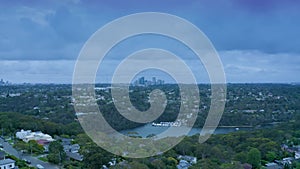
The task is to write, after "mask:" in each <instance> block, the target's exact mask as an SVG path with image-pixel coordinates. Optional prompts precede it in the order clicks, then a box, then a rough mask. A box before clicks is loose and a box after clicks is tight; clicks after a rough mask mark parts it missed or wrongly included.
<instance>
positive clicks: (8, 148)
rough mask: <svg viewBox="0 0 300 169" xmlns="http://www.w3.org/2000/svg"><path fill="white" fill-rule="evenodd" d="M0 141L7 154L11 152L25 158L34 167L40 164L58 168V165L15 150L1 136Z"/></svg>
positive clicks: (50, 168) (47, 168)
mask: <svg viewBox="0 0 300 169" xmlns="http://www.w3.org/2000/svg"><path fill="white" fill-rule="evenodd" d="M0 143H1V144H2V145H3V150H4V151H5V152H7V153H8V154H11V155H13V156H15V157H17V158H19V159H26V160H29V161H31V166H33V167H36V165H37V164H40V165H42V166H43V167H44V168H45V169H59V167H58V166H56V165H53V164H50V163H47V162H43V161H41V160H39V159H37V158H36V157H33V156H30V155H27V154H22V153H21V152H19V151H17V150H16V149H14V148H13V147H12V146H11V145H10V144H9V143H8V142H5V141H4V140H3V139H2V138H0Z"/></svg>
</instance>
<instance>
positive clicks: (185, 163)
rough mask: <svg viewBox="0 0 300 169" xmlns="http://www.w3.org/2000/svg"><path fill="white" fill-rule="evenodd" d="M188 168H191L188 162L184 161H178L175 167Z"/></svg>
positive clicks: (179, 168)
mask: <svg viewBox="0 0 300 169" xmlns="http://www.w3.org/2000/svg"><path fill="white" fill-rule="evenodd" d="M190 166H192V165H191V164H190V163H189V162H187V161H186V160H180V161H179V164H178V165H177V168H178V169H188V168H189V167H190Z"/></svg>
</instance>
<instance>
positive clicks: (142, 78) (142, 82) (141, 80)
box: [139, 77, 145, 85]
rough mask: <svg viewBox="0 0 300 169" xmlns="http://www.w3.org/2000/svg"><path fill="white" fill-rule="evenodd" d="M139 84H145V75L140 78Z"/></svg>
mask: <svg viewBox="0 0 300 169" xmlns="http://www.w3.org/2000/svg"><path fill="white" fill-rule="evenodd" d="M139 84H140V85H144V84H145V77H141V78H139Z"/></svg>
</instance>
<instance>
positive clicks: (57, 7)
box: [0, 0, 300, 83]
mask: <svg viewBox="0 0 300 169" xmlns="http://www.w3.org/2000/svg"><path fill="white" fill-rule="evenodd" d="M299 9H300V1H298V0H284V1H282V0H263V1H262V0H218V1H217V0H215V1H212V0H189V1H182V0H164V1H162V0H124V1H117V0H106V1H104V0H99V1H81V0H65V1H59V0H54V1H32V0H30V1H14V0H12V1H5V0H0V78H3V79H4V80H8V81H10V82H13V83H23V82H27V83H71V82H72V76H73V71H74V65H75V63H76V59H77V57H78V55H79V52H80V50H81V49H82V47H83V45H84V44H85V42H86V41H87V40H88V39H89V37H90V36H91V35H92V34H93V33H94V32H96V31H97V30H98V29H99V28H101V27H102V26H104V25H105V24H107V23H109V22H110V21H112V20H114V19H117V18H119V17H122V16H125V15H129V14H133V13H138V12H163V13H169V14H172V15H176V16H179V17H182V18H184V19H186V20H188V21H189V22H191V23H193V24H194V25H196V26H197V27H198V28H199V29H200V30H202V31H203V33H205V35H206V36H207V37H208V38H209V39H210V41H211V42H212V44H213V45H214V47H215V48H216V50H217V51H218V53H219V56H220V59H221V61H222V64H223V67H224V71H225V75H226V80H227V82H230V83H290V82H300V76H297V74H300V66H299V65H300V31H299V30H300V19H299V18H300V10H299ZM148 47H156V48H163V49H166V50H169V51H172V52H174V53H176V54H177V55H179V56H181V57H182V58H183V60H185V61H186V63H187V64H188V65H189V67H190V68H191V69H192V71H193V73H194V74H195V77H196V79H197V81H198V82H199V83H201V82H207V81H208V79H207V75H206V74H205V69H204V68H203V66H201V62H199V61H198V60H196V57H195V56H194V54H193V53H192V52H191V51H190V50H189V49H187V48H186V47H185V46H184V45H182V44H180V43H179V42H174V40H172V39H168V38H166V37H159V36H150V35H148V36H142V37H133V38H131V39H128V40H127V41H124V42H122V43H121V44H118V45H117V46H116V47H115V48H113V49H112V51H111V52H109V53H108V54H107V55H106V56H105V59H104V61H103V63H101V65H99V67H100V68H99V70H98V74H97V81H98V82H109V81H110V80H111V75H112V73H113V72H114V69H115V67H116V66H117V65H118V64H119V63H120V61H121V60H122V59H124V58H125V57H126V56H127V55H129V54H131V53H132V52H134V51H136V50H140V49H143V48H148ZM141 75H142V74H141ZM147 75H149V76H158V78H160V79H163V78H166V81H168V80H170V79H168V78H169V77H159V76H163V74H162V73H159V72H155V71H154V72H152V74H151V71H150V72H148V74H147V73H145V76H147ZM150 78H151V77H149V79H150Z"/></svg>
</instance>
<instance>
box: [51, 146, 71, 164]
mask: <svg viewBox="0 0 300 169" xmlns="http://www.w3.org/2000/svg"><path fill="white" fill-rule="evenodd" d="M47 158H48V160H49V162H52V163H54V164H59V163H61V162H63V161H64V160H65V159H66V153H65V152H64V148H63V146H62V145H61V143H60V142H59V141H53V142H51V143H50V144H49V155H48V156H47Z"/></svg>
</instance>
